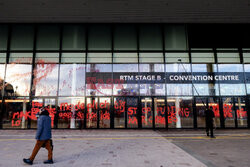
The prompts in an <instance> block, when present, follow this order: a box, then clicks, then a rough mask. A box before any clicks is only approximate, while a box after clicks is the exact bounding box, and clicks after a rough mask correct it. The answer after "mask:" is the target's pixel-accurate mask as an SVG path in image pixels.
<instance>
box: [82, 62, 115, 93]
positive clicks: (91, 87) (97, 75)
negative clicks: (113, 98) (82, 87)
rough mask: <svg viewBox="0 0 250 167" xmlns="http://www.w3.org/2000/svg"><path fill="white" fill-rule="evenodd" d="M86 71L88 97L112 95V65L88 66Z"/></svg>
mask: <svg viewBox="0 0 250 167" xmlns="http://www.w3.org/2000/svg"><path fill="white" fill-rule="evenodd" d="M86 70H87V73H86V81H87V84H86V89H87V91H86V95H87V96H109V95H112V86H113V85H112V74H111V72H112V64H88V65H87V69H86Z"/></svg>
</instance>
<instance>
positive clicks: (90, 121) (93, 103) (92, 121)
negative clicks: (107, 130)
mask: <svg viewBox="0 0 250 167" xmlns="http://www.w3.org/2000/svg"><path fill="white" fill-rule="evenodd" d="M97 114H98V98H97V97H87V113H86V115H87V116H86V127H87V128H97V125H98V119H97V118H98V117H97Z"/></svg>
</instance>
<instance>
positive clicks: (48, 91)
mask: <svg viewBox="0 0 250 167" xmlns="http://www.w3.org/2000/svg"><path fill="white" fill-rule="evenodd" d="M34 77H35V78H34V80H33V86H34V87H33V90H34V91H35V93H34V94H35V96H56V95H57V84H58V65H57V64H37V65H36V68H35V70H34Z"/></svg>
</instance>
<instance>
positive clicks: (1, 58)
mask: <svg viewBox="0 0 250 167" xmlns="http://www.w3.org/2000/svg"><path fill="white" fill-rule="evenodd" d="M5 62H6V53H0V63H1V64H2V63H3V64H4V63H5Z"/></svg>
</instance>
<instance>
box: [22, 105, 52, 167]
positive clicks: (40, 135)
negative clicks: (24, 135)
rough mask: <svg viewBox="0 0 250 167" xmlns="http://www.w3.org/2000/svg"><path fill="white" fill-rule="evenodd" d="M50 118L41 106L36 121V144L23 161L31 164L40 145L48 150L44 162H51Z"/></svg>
mask: <svg viewBox="0 0 250 167" xmlns="http://www.w3.org/2000/svg"><path fill="white" fill-rule="evenodd" d="M51 136H52V135H51V118H50V116H49V112H48V111H47V110H45V109H44V108H42V109H41V110H40V115H39V118H38V121H37V132H36V140H37V142H36V145H35V147H34V149H33V152H32V154H31V156H30V158H28V159H25V158H24V159H23V162H24V163H26V164H29V165H32V164H33V161H34V159H35V157H36V154H37V153H38V151H39V150H40V148H41V147H42V146H45V148H46V149H47V150H48V160H47V161H44V163H45V164H53V159H52V156H53V150H52V149H53V148H52V143H51V142H52V140H51Z"/></svg>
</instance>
